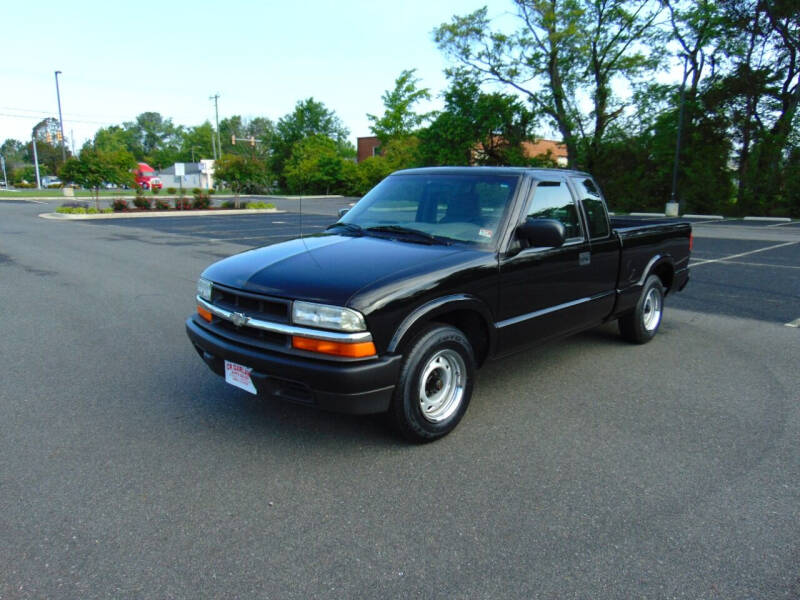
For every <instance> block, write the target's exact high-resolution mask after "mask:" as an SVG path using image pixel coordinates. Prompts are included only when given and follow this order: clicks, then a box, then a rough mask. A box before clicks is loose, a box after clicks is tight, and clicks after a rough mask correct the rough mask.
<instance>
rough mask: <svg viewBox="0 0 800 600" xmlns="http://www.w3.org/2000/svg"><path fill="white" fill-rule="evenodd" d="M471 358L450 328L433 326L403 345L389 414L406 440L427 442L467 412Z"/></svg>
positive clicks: (467, 347)
mask: <svg viewBox="0 0 800 600" xmlns="http://www.w3.org/2000/svg"><path fill="white" fill-rule="evenodd" d="M474 378H475V357H474V353H473V351H472V346H471V345H470V343H469V340H467V338H466V336H465V335H464V334H463V333H462V332H461V331H460V330H458V329H456V328H455V327H450V326H445V325H434V326H431V327H429V328H427V329H425V330H423V331H422V332H421V333H420V334H419V335H418V336H417V337H416V338H415V339H414V341H413V342H412V343H411V345H410V346H409V351H408V354H407V355H406V358H405V361H404V363H403V367H402V368H401V370H400V379H399V381H398V384H397V387H396V388H395V392H394V397H393V398H392V404H391V407H390V408H389V417H390V419H391V421H392V423H393V424H394V426H395V428H396V429H397V430H398V431H399V432H400V433H401V434H403V435H404V436H405V437H406V438H408V439H409V440H412V441H415V442H428V441H432V440H435V439H437V438H440V437H442V436H444V435H447V434H448V433H450V432H451V431H452V430H453V429H455V427H456V425H458V422H459V421H460V420H461V417H463V416H464V413H465V412H466V410H467V406H468V405H469V401H470V398H471V396H472V386H473V380H474Z"/></svg>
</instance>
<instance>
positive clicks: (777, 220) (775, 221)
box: [744, 217, 792, 223]
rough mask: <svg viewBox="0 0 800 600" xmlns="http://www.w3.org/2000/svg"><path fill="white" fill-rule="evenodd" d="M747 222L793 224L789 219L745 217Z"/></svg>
mask: <svg viewBox="0 0 800 600" xmlns="http://www.w3.org/2000/svg"><path fill="white" fill-rule="evenodd" d="M744 220H745V221H770V222H772V223H791V222H792V220H791V219H790V218H789V217H745V218H744Z"/></svg>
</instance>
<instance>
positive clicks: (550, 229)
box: [517, 219, 567, 248]
mask: <svg viewBox="0 0 800 600" xmlns="http://www.w3.org/2000/svg"><path fill="white" fill-rule="evenodd" d="M517 237H518V238H519V239H521V240H525V241H527V242H528V244H530V245H531V246H532V247H540V248H542V247H544V248H560V247H561V246H563V245H564V240H565V239H567V230H566V228H565V227H564V224H563V223H562V222H561V221H557V220H555V219H528V220H527V221H525V222H524V223H523V224H522V225H520V226H519V227H517Z"/></svg>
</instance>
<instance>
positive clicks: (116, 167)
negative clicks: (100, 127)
mask: <svg viewBox="0 0 800 600" xmlns="http://www.w3.org/2000/svg"><path fill="white" fill-rule="evenodd" d="M135 167H136V159H135V158H134V157H133V155H132V154H131V153H130V152H128V151H127V150H116V151H110V152H106V151H103V150H96V149H94V148H92V147H91V146H88V145H87V146H84V147H83V149H81V153H80V156H79V158H70V159H68V160H67V162H66V163H64V166H63V167H61V170H60V172H59V175H60V176H61V178H62V179H63V180H64V181H71V182H73V183H77V184H78V185H81V186H83V187H86V188H89V189H92V190H94V193H95V205H96V207H97V209H98V210H100V188H101V187H102V186H103V185H104V184H105V183H115V184H118V185H132V184H133V174H132V170H133V169H134V168H135Z"/></svg>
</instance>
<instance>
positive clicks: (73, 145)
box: [69, 129, 75, 156]
mask: <svg viewBox="0 0 800 600" xmlns="http://www.w3.org/2000/svg"><path fill="white" fill-rule="evenodd" d="M69 141H70V142H72V156H75V131H74V130H72V129H70V130H69Z"/></svg>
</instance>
